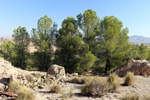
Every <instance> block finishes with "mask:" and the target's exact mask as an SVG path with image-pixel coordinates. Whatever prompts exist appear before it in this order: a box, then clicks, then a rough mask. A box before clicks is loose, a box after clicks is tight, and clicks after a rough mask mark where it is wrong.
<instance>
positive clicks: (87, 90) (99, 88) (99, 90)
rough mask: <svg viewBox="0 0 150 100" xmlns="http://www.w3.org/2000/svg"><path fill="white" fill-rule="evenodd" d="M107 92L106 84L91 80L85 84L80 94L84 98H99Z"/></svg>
mask: <svg viewBox="0 0 150 100" xmlns="http://www.w3.org/2000/svg"><path fill="white" fill-rule="evenodd" d="M107 92H108V84H107V82H106V81H105V80H103V79H96V78H95V79H93V80H91V81H90V82H88V83H86V84H85V86H84V87H83V89H82V90H81V94H82V95H85V96H96V97H100V96H103V95H105V94H107Z"/></svg>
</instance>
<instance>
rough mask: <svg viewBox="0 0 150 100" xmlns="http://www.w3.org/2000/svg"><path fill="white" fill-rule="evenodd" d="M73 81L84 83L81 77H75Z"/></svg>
mask: <svg viewBox="0 0 150 100" xmlns="http://www.w3.org/2000/svg"><path fill="white" fill-rule="evenodd" d="M70 82H71V83H76V84H82V83H83V82H82V79H81V78H79V77H75V78H73V79H71V80H70Z"/></svg>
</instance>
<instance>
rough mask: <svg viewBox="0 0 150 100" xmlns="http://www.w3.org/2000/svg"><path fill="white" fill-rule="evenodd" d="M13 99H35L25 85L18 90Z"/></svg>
mask: <svg viewBox="0 0 150 100" xmlns="http://www.w3.org/2000/svg"><path fill="white" fill-rule="evenodd" d="M15 100H35V95H34V93H33V92H31V91H30V90H29V89H28V88H27V87H24V88H22V89H21V90H20V91H19V92H18V97H17V98H16V99H15Z"/></svg>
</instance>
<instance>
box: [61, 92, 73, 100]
mask: <svg viewBox="0 0 150 100" xmlns="http://www.w3.org/2000/svg"><path fill="white" fill-rule="evenodd" d="M73 96H74V94H73V92H72V91H70V92H69V93H68V94H63V95H62V96H61V97H62V100H69V98H72V97H73Z"/></svg>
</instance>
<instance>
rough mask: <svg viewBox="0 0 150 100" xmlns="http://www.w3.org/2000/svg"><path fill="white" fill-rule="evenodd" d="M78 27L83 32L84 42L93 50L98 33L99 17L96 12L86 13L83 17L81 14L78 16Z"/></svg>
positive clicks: (88, 11) (87, 11) (90, 10)
mask: <svg viewBox="0 0 150 100" xmlns="http://www.w3.org/2000/svg"><path fill="white" fill-rule="evenodd" d="M77 18H78V25H79V27H80V28H81V30H82V31H83V34H84V37H83V40H84V41H85V43H87V44H88V45H89V47H90V50H92V49H93V48H94V46H95V42H96V39H95V37H96V32H97V31H98V29H97V26H98V17H97V15H96V12H95V11H93V10H92V9H89V10H86V11H84V13H83V15H82V14H81V13H80V14H79V15H77Z"/></svg>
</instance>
